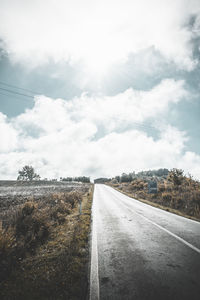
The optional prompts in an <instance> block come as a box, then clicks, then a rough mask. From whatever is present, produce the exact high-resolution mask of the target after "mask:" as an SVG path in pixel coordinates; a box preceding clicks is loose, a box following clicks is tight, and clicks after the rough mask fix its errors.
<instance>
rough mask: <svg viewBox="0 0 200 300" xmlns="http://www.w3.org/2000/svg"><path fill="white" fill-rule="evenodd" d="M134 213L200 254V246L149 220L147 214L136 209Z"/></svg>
mask: <svg viewBox="0 0 200 300" xmlns="http://www.w3.org/2000/svg"><path fill="white" fill-rule="evenodd" d="M116 197H117V196H116ZM117 198H118V197H117ZM118 199H120V198H118ZM120 200H121V199H120ZM122 202H123V200H122ZM123 204H124V205H125V206H126V207H127V208H129V209H130V207H128V206H127V205H126V204H125V203H123ZM133 213H134V214H136V215H138V216H140V217H142V218H143V219H145V220H146V221H148V222H149V223H151V224H153V225H154V226H156V227H158V228H160V229H161V230H163V231H165V232H167V233H168V234H170V235H171V236H173V237H174V238H175V239H177V240H178V241H180V242H182V243H183V244H185V245H186V246H188V247H190V248H191V249H193V250H194V251H196V252H197V253H199V254H200V249H199V248H197V247H195V246H194V245H192V244H190V243H188V242H187V241H186V240H184V239H182V238H181V237H180V236H178V235H176V234H175V233H173V232H171V231H169V230H168V229H166V228H164V227H162V226H160V225H158V224H157V223H155V222H153V221H151V220H149V219H148V218H147V217H145V216H143V215H141V214H139V213H137V212H136V211H133Z"/></svg>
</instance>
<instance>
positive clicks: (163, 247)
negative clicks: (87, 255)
mask: <svg viewBox="0 0 200 300" xmlns="http://www.w3.org/2000/svg"><path fill="white" fill-rule="evenodd" d="M92 214H93V225H92V247H91V274H90V299H91V300H96V299H102V300H103V299H106V300H109V299H114V300H118V299H119V300H123V299H125V300H129V299H131V300H132V299H136V300H146V299H148V300H151V299H153V300H157V299H159V300H163V299H164V300H165V299H170V300H173V299H176V300H179V299H180V300H184V299H187V300H188V299H189V300H197V299H198V300H199V299H200V223H199V222H196V221H192V220H189V219H186V218H183V217H180V216H177V215H175V214H171V213H169V212H166V211H163V210H160V209H158V208H155V207H152V206H150V205H147V204H144V203H142V202H139V201H137V200H135V199H132V198H129V197H127V196H125V195H124V194H122V193H120V192H118V191H116V190H114V189H113V188H111V187H108V186H106V185H101V184H99V185H95V191H94V199H93V208H92Z"/></svg>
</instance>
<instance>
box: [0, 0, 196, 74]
mask: <svg viewBox="0 0 200 300" xmlns="http://www.w3.org/2000/svg"><path fill="white" fill-rule="evenodd" d="M194 14H196V15H200V5H199V1H198V0H191V1H187V0H163V1H160V0H151V1H146V0H140V1H133V0H123V1H122V0H117V1H116V0H110V1H106V0H101V1H100V0H92V1H91V0H85V1H81V0H69V1H65V0H60V1H59V2H58V1H55V0H43V1H39V0H36V1H31V0H29V1H27V0H15V1H12V0H2V1H1V4H0V19H1V28H0V37H1V38H2V39H3V40H4V42H5V44H6V45H7V51H8V53H9V55H10V56H11V57H12V59H13V60H14V61H19V62H25V64H26V65H28V66H30V65H32V66H34V65H37V64H41V63H45V62H46V61H48V59H49V58H53V59H54V60H55V61H60V60H65V61H68V62H70V63H72V64H74V63H76V62H79V61H81V62H82V63H83V64H85V65H86V67H87V71H88V72H90V71H91V72H95V73H97V72H98V71H99V72H100V73H101V72H104V71H105V70H106V68H107V67H109V65H110V64H111V63H115V62H117V61H125V60H126V59H127V56H128V55H129V54H130V53H135V54H136V53H139V52H140V51H143V50H144V49H146V48H149V47H151V46H154V48H155V49H156V50H158V51H159V52H160V53H161V54H162V55H163V56H164V57H165V59H166V60H167V61H169V62H171V61H172V62H175V63H176V64H177V66H178V68H180V69H187V70H191V69H192V68H194V66H195V65H196V62H195V60H194V59H193V55H192V52H193V45H192V43H191V40H192V38H193V37H194V35H195V34H196V33H195V32H194V31H193V30H191V28H189V27H187V26H185V25H186V24H187V23H188V21H189V18H190V17H191V15H194ZM194 27H195V28H194V29H195V31H196V30H198V28H197V27H198V22H197V21H196V23H195V25H194ZM149 59H151V58H149Z"/></svg>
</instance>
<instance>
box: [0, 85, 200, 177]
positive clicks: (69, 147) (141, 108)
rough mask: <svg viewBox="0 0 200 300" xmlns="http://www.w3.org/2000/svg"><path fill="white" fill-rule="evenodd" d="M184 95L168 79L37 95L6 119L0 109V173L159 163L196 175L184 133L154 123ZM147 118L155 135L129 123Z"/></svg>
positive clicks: (91, 170) (83, 171) (101, 171)
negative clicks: (112, 89) (143, 87)
mask: <svg viewBox="0 0 200 300" xmlns="http://www.w3.org/2000/svg"><path fill="white" fill-rule="evenodd" d="M186 94H187V92H186V90H185V87H184V82H183V81H174V80H172V79H168V80H164V81H162V82H161V83H160V84H159V85H158V86H155V87H154V88H153V89H152V90H150V91H145V92H144V91H135V90H133V89H128V90H127V91H125V92H124V93H121V94H119V95H116V96H113V97H92V96H89V95H87V94H83V95H82V96H81V97H80V98H74V99H71V100H70V101H65V100H63V99H56V100H54V99H50V98H47V97H44V96H37V97H36V98H35V104H34V107H33V108H32V109H27V110H26V111H25V112H24V113H23V114H21V115H18V116H17V117H15V118H12V119H8V118H6V116H4V115H3V114H1V119H0V122H1V123H0V124H1V127H0V130H1V136H2V134H3V137H7V139H5V138H4V140H3V144H2V143H1V148H0V151H1V153H0V178H1V179H5V178H8V179H11V178H16V176H17V170H19V169H20V168H22V167H23V166H24V165H25V164H30V165H33V166H34V167H35V169H36V171H37V172H38V173H39V174H40V175H41V176H42V177H49V178H52V177H57V178H59V177H60V176H75V175H88V176H92V177H93V178H94V177H96V176H114V175H116V174H120V173H122V172H130V171H133V170H136V171H139V170H141V169H149V168H151V169H152V168H160V167H168V168H172V167H179V168H180V167H181V168H183V169H185V171H189V172H191V173H193V174H194V175H195V176H199V175H200V174H199V175H198V170H197V168H196V165H197V163H198V162H199V161H200V157H199V156H198V155H196V154H195V153H192V152H188V151H187V149H186V146H185V145H186V141H187V139H188V137H187V134H186V133H185V132H181V131H179V130H178V129H177V128H174V127H172V126H170V124H168V125H166V124H165V126H163V124H162V123H160V122H161V120H162V118H163V116H164V115H165V114H166V112H167V111H170V110H171V107H173V106H174V105H176V103H178V102H179V101H181V100H182V99H184V97H185V95H186ZM148 119H156V120H157V126H158V125H159V126H158V127H157V131H158V133H159V136H158V137H157V138H155V136H154V135H149V134H148V133H147V132H146V127H144V126H143V125H141V127H140V128H135V124H144V122H146V121H147V120H148ZM8 141H9V143H8ZM10 141H11V143H10Z"/></svg>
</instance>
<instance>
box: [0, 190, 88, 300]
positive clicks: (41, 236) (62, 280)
mask: <svg viewBox="0 0 200 300" xmlns="http://www.w3.org/2000/svg"><path fill="white" fill-rule="evenodd" d="M80 200H82V212H83V213H82V215H79V201H80ZM91 203H92V190H91V187H90V191H89V190H88V192H87V193H86V194H85V193H80V192H70V193H54V194H52V195H50V196H47V197H44V196H43V197H42V198H41V199H40V200H38V199H36V201H34V197H32V199H30V201H29V202H27V203H25V204H23V205H22V206H21V207H18V206H17V207H16V211H15V213H14V214H13V213H12V217H11V218H10V220H9V221H8V220H7V222H5V224H6V226H5V225H4V228H1V231H0V255H1V256H2V257H3V259H1V262H2V261H3V263H4V271H5V269H6V270H9V271H8V272H6V273H5V272H1V277H2V278H1V285H0V298H1V299H16V300H17V299H30V300H32V299H84V297H85V296H86V293H87V284H88V277H87V276H88V269H87V268H88V257H89V254H88V253H89V251H88V236H89V231H90V214H91ZM2 257H1V258H2ZM1 270H3V269H1Z"/></svg>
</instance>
